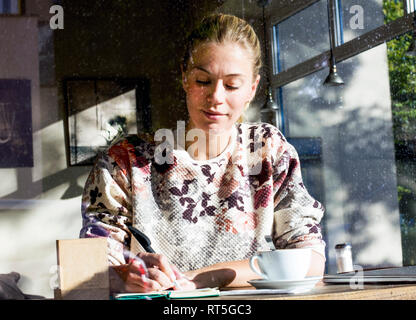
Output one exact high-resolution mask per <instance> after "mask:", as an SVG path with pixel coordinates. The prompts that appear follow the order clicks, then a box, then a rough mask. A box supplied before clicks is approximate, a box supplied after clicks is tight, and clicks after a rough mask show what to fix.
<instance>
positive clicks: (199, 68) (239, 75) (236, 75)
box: [194, 66, 244, 77]
mask: <svg viewBox="0 0 416 320" xmlns="http://www.w3.org/2000/svg"><path fill="white" fill-rule="evenodd" d="M194 69H198V70H201V71H203V72H206V73H208V74H211V72H209V71H208V70H206V69H204V68H202V67H200V66H195V67H194ZM225 76H226V77H242V76H244V75H243V74H241V73H230V74H227V75H225Z"/></svg>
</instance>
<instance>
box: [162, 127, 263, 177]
mask: <svg viewBox="0 0 416 320" xmlns="http://www.w3.org/2000/svg"><path fill="white" fill-rule="evenodd" d="M207 135H209V137H210V138H211V139H207V138H208V136H207ZM224 139H226V140H227V141H228V139H229V135H228V134H221V132H217V131H213V130H209V132H208V133H207V132H206V131H204V130H202V129H198V128H193V129H190V130H188V132H186V129H185V121H177V128H176V146H175V133H174V131H172V130H171V129H159V130H157V131H156V132H155V136H154V140H155V141H157V142H161V143H159V144H158V145H157V147H156V148H155V152H154V158H155V162H156V163H157V164H159V165H163V164H173V163H174V156H173V149H174V148H176V149H182V150H186V151H187V152H188V153H189V154H190V155H191V156H192V157H195V156H196V155H198V156H199V155H201V154H202V155H206V156H208V158H213V157H215V156H217V153H218V150H219V149H220V147H221V146H224V145H226V144H227V143H226V141H225V140H224ZM207 141H208V145H207ZM186 142H193V143H192V144H190V145H189V146H188V147H187V148H186ZM264 147H265V144H264V145H263V140H262V139H261V135H259V134H258V135H255V137H254V138H253V140H250V152H249V153H248V155H247V157H246V158H245V159H243V160H242V159H241V155H239V154H234V153H232V155H231V161H232V163H234V164H236V163H237V162H238V161H247V162H246V164H247V165H248V169H249V172H248V174H249V175H258V174H260V173H261V171H262V154H263V148H264Z"/></svg>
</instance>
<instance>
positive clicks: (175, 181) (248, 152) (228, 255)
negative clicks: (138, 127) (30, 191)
mask: <svg viewBox="0 0 416 320" xmlns="http://www.w3.org/2000/svg"><path fill="white" fill-rule="evenodd" d="M260 67H261V53H260V44H259V40H258V38H257V36H256V34H255V32H254V30H253V29H252V27H251V26H250V25H249V24H247V23H246V22H245V21H244V20H242V19H239V18H237V17H234V16H230V15H221V14H219V15H213V16H210V17H207V18H205V19H204V20H203V21H202V22H201V24H200V25H199V26H198V27H197V28H196V29H195V31H194V32H193V33H192V34H191V35H190V37H189V41H188V44H187V48H186V52H185V55H184V59H183V64H182V82H183V88H184V90H185V93H186V103H187V108H188V112H189V120H188V121H187V124H186V127H185V128H184V130H179V129H180V128H178V130H177V132H176V134H173V135H171V136H170V137H168V135H166V136H165V138H167V139H165V140H164V142H163V144H162V143H157V141H161V139H160V136H158V135H156V136H155V137H156V138H157V139H153V140H152V139H151V137H149V136H148V137H144V136H143V137H139V136H129V137H127V138H124V139H122V140H120V141H117V142H116V143H115V144H113V145H112V146H111V147H110V148H109V150H108V151H107V152H106V153H105V154H104V155H102V156H101V157H100V158H99V159H98V161H97V162H96V165H95V167H94V169H93V170H92V172H91V174H90V176H89V178H88V180H87V183H86V186H85V192H84V195H83V206H82V210H83V228H82V230H81V234H80V236H81V237H98V236H105V237H107V239H108V244H109V260H110V264H111V265H112V266H113V269H114V270H116V271H117V272H118V274H120V275H121V277H122V279H123V280H124V285H125V286H124V288H123V289H124V290H125V291H131V292H143V291H151V290H161V289H166V288H171V287H173V286H174V283H177V284H178V286H179V287H180V288H182V289H183V288H185V289H192V288H200V287H224V286H244V285H247V280H251V279H254V278H258V276H257V275H256V274H255V273H253V272H252V271H251V269H250V267H249V263H248V259H249V258H250V257H251V256H252V255H253V254H254V253H255V252H257V251H261V250H265V249H267V244H266V242H265V240H264V236H265V235H272V237H273V240H274V243H275V245H276V246H277V247H278V248H299V247H312V248H313V249H314V250H313V255H312V263H311V268H310V270H309V273H308V274H309V275H311V276H312V275H314V276H315V275H322V273H323V270H324V263H325V256H324V247H325V243H324V242H323V240H322V237H321V232H320V227H319V222H320V219H321V217H322V215H323V207H322V205H321V204H320V203H319V202H317V201H316V200H314V199H313V198H312V197H311V196H310V195H309V194H308V192H307V190H306V189H305V188H304V186H303V183H302V178H301V171H300V165H299V159H298V155H297V153H296V151H295V149H294V148H293V147H292V146H291V145H290V144H289V143H288V142H287V141H286V139H285V138H284V137H283V135H282V134H281V133H280V132H279V130H278V129H277V128H275V127H273V126H271V125H269V124H265V123H259V124H245V123H241V118H242V115H243V112H244V110H245V109H246V108H247V107H248V105H249V103H250V101H251V100H252V99H253V98H254V96H255V93H256V89H257V86H258V83H259V80H260V76H259V70H260ZM183 131H185V132H183ZM185 133H186V138H185V137H184V134H185ZM155 137H154V138H155ZM172 137H173V139H175V140H174V142H172ZM195 137H197V139H194V138H195ZM155 140H157V141H155ZM169 141H170V142H169ZM161 146H165V147H166V146H171V149H169V148H162V149H163V150H164V151H163V152H161ZM128 225H133V226H134V227H136V228H137V229H139V230H141V231H142V232H144V233H145V234H146V235H147V236H148V237H149V238H150V240H151V242H152V247H153V248H154V249H155V251H156V252H157V253H158V254H154V253H139V255H138V256H139V257H140V258H141V259H142V260H143V261H144V262H145V263H146V266H147V268H148V270H149V277H148V279H147V280H146V279H143V277H141V276H140V274H139V272H138V271H137V270H138V268H137V265H136V260H135V259H132V258H131V256H129V254H128V253H129V252H130V243H131V234H130V231H129V229H128V227H127V226H128ZM126 253H127V254H126ZM178 286H177V287H176V288H178Z"/></svg>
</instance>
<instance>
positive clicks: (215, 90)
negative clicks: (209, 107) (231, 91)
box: [209, 80, 225, 105]
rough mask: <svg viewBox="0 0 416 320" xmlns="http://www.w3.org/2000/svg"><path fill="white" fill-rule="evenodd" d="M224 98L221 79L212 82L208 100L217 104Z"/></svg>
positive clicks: (222, 101)
mask: <svg viewBox="0 0 416 320" xmlns="http://www.w3.org/2000/svg"><path fill="white" fill-rule="evenodd" d="M224 100H225V88H224V84H223V82H222V80H218V81H216V82H214V83H213V85H212V90H211V92H210V95H209V101H210V103H212V104H213V105H219V104H222V103H224Z"/></svg>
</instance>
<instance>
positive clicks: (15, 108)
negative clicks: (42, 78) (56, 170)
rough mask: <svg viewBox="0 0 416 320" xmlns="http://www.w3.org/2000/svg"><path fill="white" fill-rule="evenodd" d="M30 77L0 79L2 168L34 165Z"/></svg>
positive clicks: (0, 159) (0, 149)
mask: <svg viewBox="0 0 416 320" xmlns="http://www.w3.org/2000/svg"><path fill="white" fill-rule="evenodd" d="M31 100H32V99H31V88H30V80H24V79H0V168H18V167H33V137H32V102H31Z"/></svg>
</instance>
